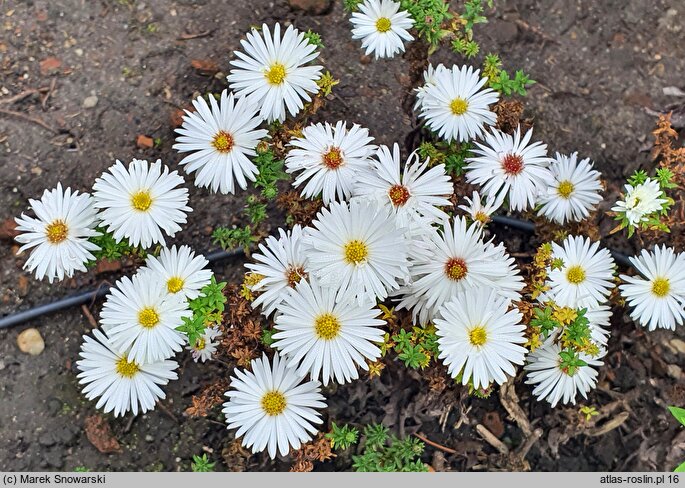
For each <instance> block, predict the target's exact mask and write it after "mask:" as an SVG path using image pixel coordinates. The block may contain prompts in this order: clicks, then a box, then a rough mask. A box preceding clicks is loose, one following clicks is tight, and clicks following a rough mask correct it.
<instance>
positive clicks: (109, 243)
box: [87, 227, 147, 267]
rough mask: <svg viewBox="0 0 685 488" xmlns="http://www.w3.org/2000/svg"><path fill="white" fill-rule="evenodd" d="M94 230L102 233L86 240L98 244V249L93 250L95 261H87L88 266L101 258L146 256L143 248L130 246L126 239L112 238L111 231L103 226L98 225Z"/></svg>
mask: <svg viewBox="0 0 685 488" xmlns="http://www.w3.org/2000/svg"><path fill="white" fill-rule="evenodd" d="M95 230H97V231H98V232H100V233H101V234H102V235H99V236H94V237H91V238H90V239H88V240H89V241H90V242H92V243H93V244H96V245H98V246H100V250H99V251H93V255H94V256H95V261H89V262H88V263H87V266H88V267H92V266H95V264H97V262H98V261H100V260H101V259H107V260H109V261H117V260H119V259H121V258H123V257H126V256H136V257H140V258H145V257H146V256H147V253H146V252H145V250H144V249H142V248H140V247H136V246H132V245H131V244H129V242H128V239H122V240H121V241H119V242H117V241H116V239H114V235H113V234H112V233H111V232H107V230H105V229H104V228H103V227H98V228H97V229H95Z"/></svg>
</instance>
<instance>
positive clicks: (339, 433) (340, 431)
mask: <svg viewBox="0 0 685 488" xmlns="http://www.w3.org/2000/svg"><path fill="white" fill-rule="evenodd" d="M358 437H359V431H358V430H357V429H355V428H354V427H350V426H349V425H347V424H345V425H342V426H340V427H338V426H337V425H336V423H335V422H333V424H332V425H331V431H330V432H329V433H327V434H326V439H329V440H330V441H331V447H332V448H333V449H336V450H340V451H344V450H345V449H347V448H348V447H350V446H351V445H353V444H356V443H357V439H358Z"/></svg>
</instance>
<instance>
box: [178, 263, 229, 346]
mask: <svg viewBox="0 0 685 488" xmlns="http://www.w3.org/2000/svg"><path fill="white" fill-rule="evenodd" d="M225 287H226V282H223V281H222V282H221V283H217V282H216V278H215V277H214V276H213V275H212V280H211V282H210V283H209V284H208V285H205V286H204V287H203V288H202V290H200V296H199V297H197V298H195V299H194V300H190V302H188V306H189V307H190V310H191V311H192V312H193V315H192V316H191V317H190V318H184V319H183V325H181V326H179V327H177V328H176V330H178V331H180V332H182V333H184V334H185V335H187V336H188V343H189V344H195V343H196V342H197V341H198V339H199V338H200V337H201V336H202V334H204V332H205V329H206V328H207V327H211V326H213V325H219V324H221V322H222V320H223V314H224V309H225V307H226V301H227V298H226V296H225V295H224V288H225Z"/></svg>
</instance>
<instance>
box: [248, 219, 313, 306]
mask: <svg viewBox="0 0 685 488" xmlns="http://www.w3.org/2000/svg"><path fill="white" fill-rule="evenodd" d="M278 233H279V234H280V237H279V238H278V239H276V238H275V237H274V236H269V237H267V238H266V239H265V244H266V245H265V244H259V250H260V251H261V254H260V253H255V254H253V255H252V257H253V258H254V260H255V261H256V262H255V263H248V264H246V265H245V267H246V268H248V269H249V270H250V271H252V272H253V273H257V274H260V275H262V276H264V278H262V279H261V280H260V281H259V283H257V284H256V285H254V286H252V291H255V292H260V294H259V296H258V297H257V298H255V300H254V301H253V302H252V307H253V308H256V307H258V306H260V305H261V307H262V314H264V315H265V316H267V317H268V316H269V315H271V314H272V313H274V311H276V309H278V307H279V305H280V304H281V302H282V301H283V299H284V298H285V297H286V296H287V294H288V290H289V289H291V288H295V285H297V284H298V283H299V282H300V280H302V279H305V280H306V279H307V278H308V276H309V268H308V266H307V255H306V253H305V252H304V250H303V246H302V227H300V226H299V225H295V226H294V227H293V228H292V230H289V231H287V232H286V231H284V230H283V229H278Z"/></svg>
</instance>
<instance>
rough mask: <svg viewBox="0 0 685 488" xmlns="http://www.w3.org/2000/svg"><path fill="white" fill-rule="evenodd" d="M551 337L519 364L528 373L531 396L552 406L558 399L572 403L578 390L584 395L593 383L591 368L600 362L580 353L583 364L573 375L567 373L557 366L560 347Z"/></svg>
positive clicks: (594, 383) (593, 375)
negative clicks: (526, 361) (525, 360)
mask: <svg viewBox="0 0 685 488" xmlns="http://www.w3.org/2000/svg"><path fill="white" fill-rule="evenodd" d="M551 339H552V338H550V340H547V341H545V344H543V345H542V346H540V347H538V348H537V349H536V350H535V351H533V352H532V353H530V354H529V355H528V364H526V365H525V366H524V367H523V369H524V370H526V371H527V372H528V379H527V380H526V384H528V385H535V388H534V389H533V395H535V396H536V397H537V398H538V400H540V401H542V400H547V401H548V402H549V403H550V404H551V405H552V407H555V406H556V405H557V403H559V402H561V403H563V404H567V403H572V404H573V405H575V404H576V396H577V395H578V393H580V394H581V395H582V396H583V398H587V394H588V392H589V391H590V390H593V389H594V388H595V387H596V386H597V374H598V373H597V370H596V369H595V368H596V367H599V366H601V365H602V364H604V363H603V362H602V361H601V360H599V359H595V358H592V357H590V356H588V355H587V354H583V353H580V355H579V357H580V359H581V360H582V361H584V362H585V363H586V365H585V366H579V367H577V368H576V369H575V370H574V371H573V375H569V371H564V370H563V369H562V367H561V357H560V356H559V353H560V352H561V348H560V347H559V346H558V345H557V344H555V343H554V342H553V341H552V340H551Z"/></svg>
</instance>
